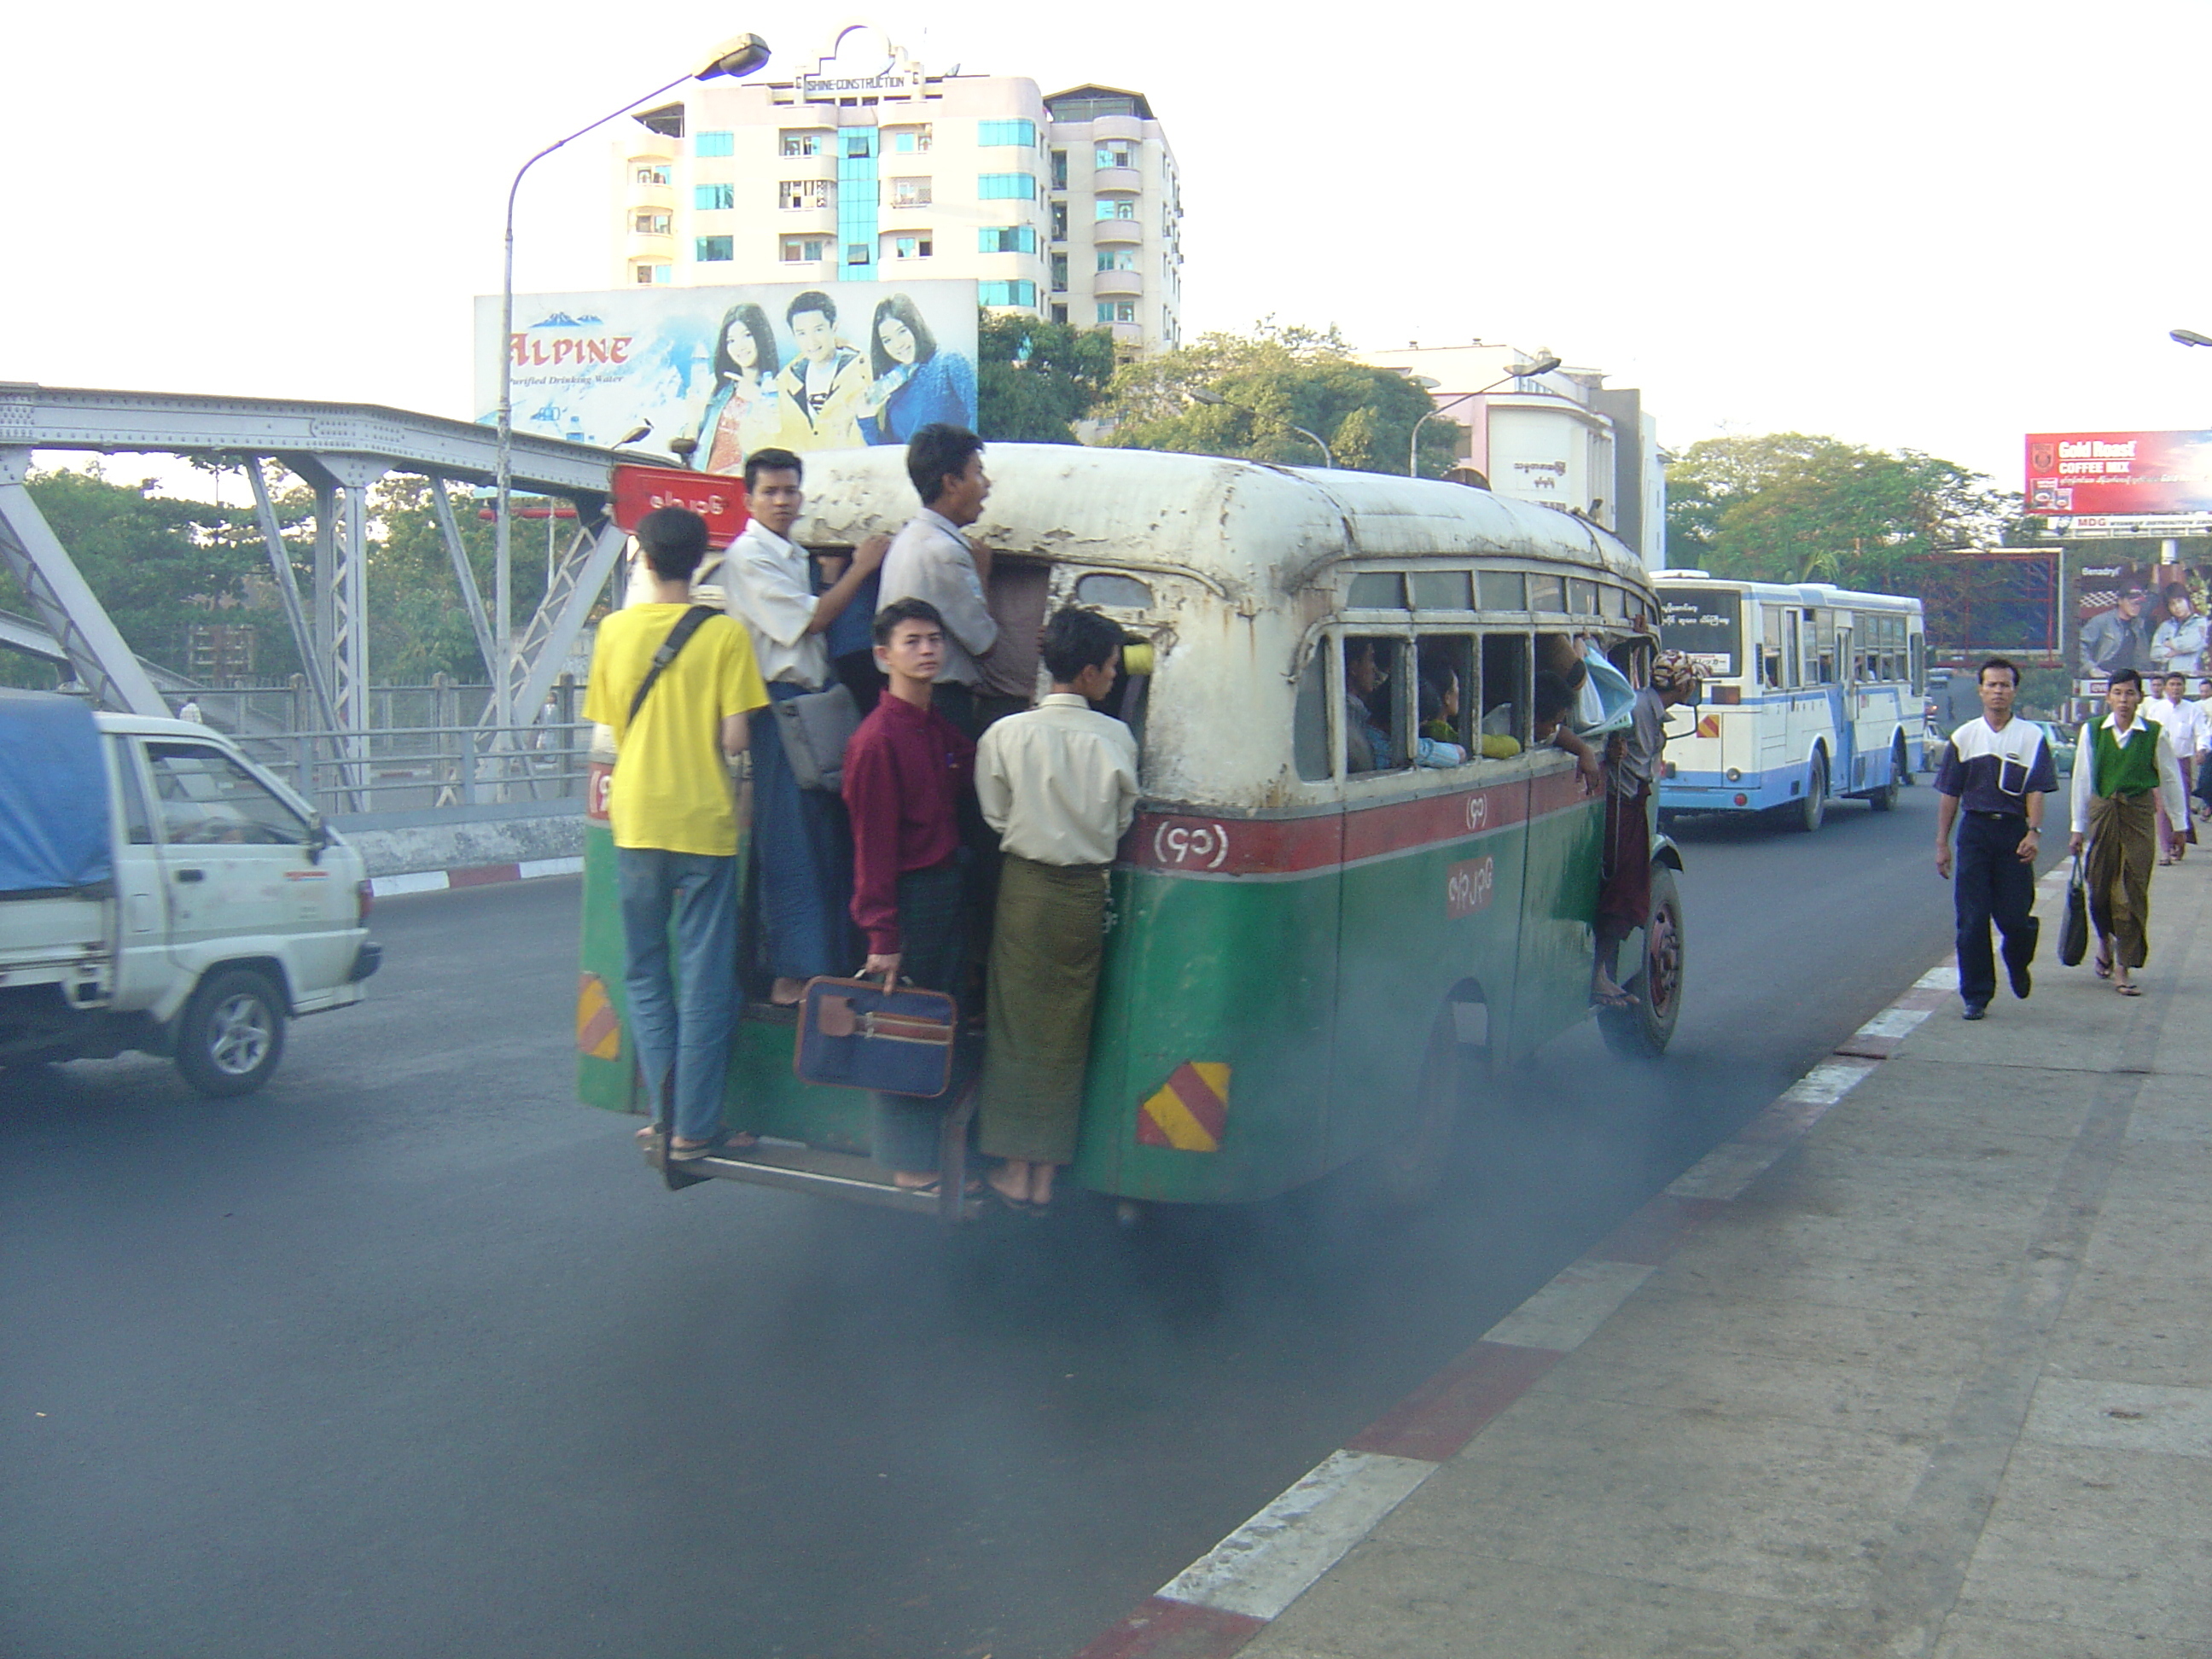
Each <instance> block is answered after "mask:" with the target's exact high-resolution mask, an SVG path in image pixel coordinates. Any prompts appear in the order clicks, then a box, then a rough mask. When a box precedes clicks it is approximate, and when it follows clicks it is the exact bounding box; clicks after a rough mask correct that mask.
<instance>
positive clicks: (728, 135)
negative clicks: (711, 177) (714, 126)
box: [691, 132, 737, 155]
mask: <svg viewBox="0 0 2212 1659" xmlns="http://www.w3.org/2000/svg"><path fill="white" fill-rule="evenodd" d="M691 153H692V154H693V155H736V154H737V135H736V134H735V133H733V132H702V133H701V134H700V135H699V136H698V137H697V138H696V139H694V140H693V141H692V143H691Z"/></svg>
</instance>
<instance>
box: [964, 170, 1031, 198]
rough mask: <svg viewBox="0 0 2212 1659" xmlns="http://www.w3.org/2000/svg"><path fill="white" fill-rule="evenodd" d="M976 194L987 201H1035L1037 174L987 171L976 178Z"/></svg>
mask: <svg viewBox="0 0 2212 1659" xmlns="http://www.w3.org/2000/svg"><path fill="white" fill-rule="evenodd" d="M975 194H976V195H977V196H979V197H981V198H982V199H983V200H984V201H986V202H1009V201H1019V202H1034V201H1036V174H1035V173H984V174H983V175H982V176H981V178H979V179H976V181H975Z"/></svg>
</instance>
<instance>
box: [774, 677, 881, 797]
mask: <svg viewBox="0 0 2212 1659" xmlns="http://www.w3.org/2000/svg"><path fill="white" fill-rule="evenodd" d="M774 707H775V730H776V735H777V736H778V737H780V738H782V739H783V753H784V757H785V758H786V759H787V760H788V761H789V762H790V763H791V773H792V775H793V777H795V778H797V779H798V780H799V787H800V788H801V789H818V790H820V791H821V792H822V793H824V794H829V795H834V794H837V793H840V792H841V791H842V789H843V788H844V785H845V745H846V744H848V743H850V742H851V741H852V740H853V733H854V732H857V731H859V730H860V704H859V703H857V702H854V701H853V694H852V692H850V691H849V690H847V689H846V688H845V686H844V685H843V684H842V683H841V684H836V685H833V686H831V687H830V688H829V690H827V691H809V692H807V693H806V694H805V696H798V697H787V698H786V699H785V700H784V701H782V702H779V703H776V704H775V705H774Z"/></svg>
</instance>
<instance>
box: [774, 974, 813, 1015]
mask: <svg viewBox="0 0 2212 1659" xmlns="http://www.w3.org/2000/svg"><path fill="white" fill-rule="evenodd" d="M805 994H806V981H805V980H803V979H780V980H778V981H776V982H775V984H774V985H771V986H770V987H769V992H768V1000H769V1001H770V1002H772V1003H774V1004H775V1006H777V1007H779V1008H792V1007H796V1006H798V1003H799V998H801V997H802V996H805Z"/></svg>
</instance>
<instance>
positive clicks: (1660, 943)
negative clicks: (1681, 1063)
mask: <svg viewBox="0 0 2212 1659" xmlns="http://www.w3.org/2000/svg"><path fill="white" fill-rule="evenodd" d="M1684 963H1685V954H1684V950H1683V938H1682V897H1681V894H1680V890H1678V889H1677V888H1676V886H1675V884H1674V869H1673V868H1672V866H1668V865H1664V864H1655V865H1653V866H1651V915H1650V921H1648V922H1647V923H1646V924H1645V925H1644V966H1643V968H1642V969H1640V970H1639V971H1638V974H1637V975H1636V977H1635V978H1633V979H1632V980H1630V981H1628V982H1627V984H1626V986H1624V987H1622V988H1623V989H1625V990H1626V991H1627V993H1628V994H1630V995H1631V996H1632V997H1634V998H1635V999H1636V1000H1635V1002H1634V1004H1633V1005H1632V1006H1629V1007H1626V1008H1601V1009H1599V1010H1598V1012H1597V1025H1598V1030H1599V1031H1600V1033H1601V1034H1602V1035H1603V1036H1604V1038H1605V1046H1606V1047H1607V1048H1610V1049H1612V1050H1613V1053H1615V1054H1619V1055H1620V1056H1622V1057H1623V1058H1624V1059H1627V1060H1656V1059H1658V1058H1659V1057H1660V1055H1662V1054H1665V1053H1666V1052H1667V1045H1668V1043H1669V1042H1673V1041H1674V1024H1675V1022H1676V1021H1677V1020H1679V1019H1680V1018H1681V1016H1682V970H1683V967H1684Z"/></svg>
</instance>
